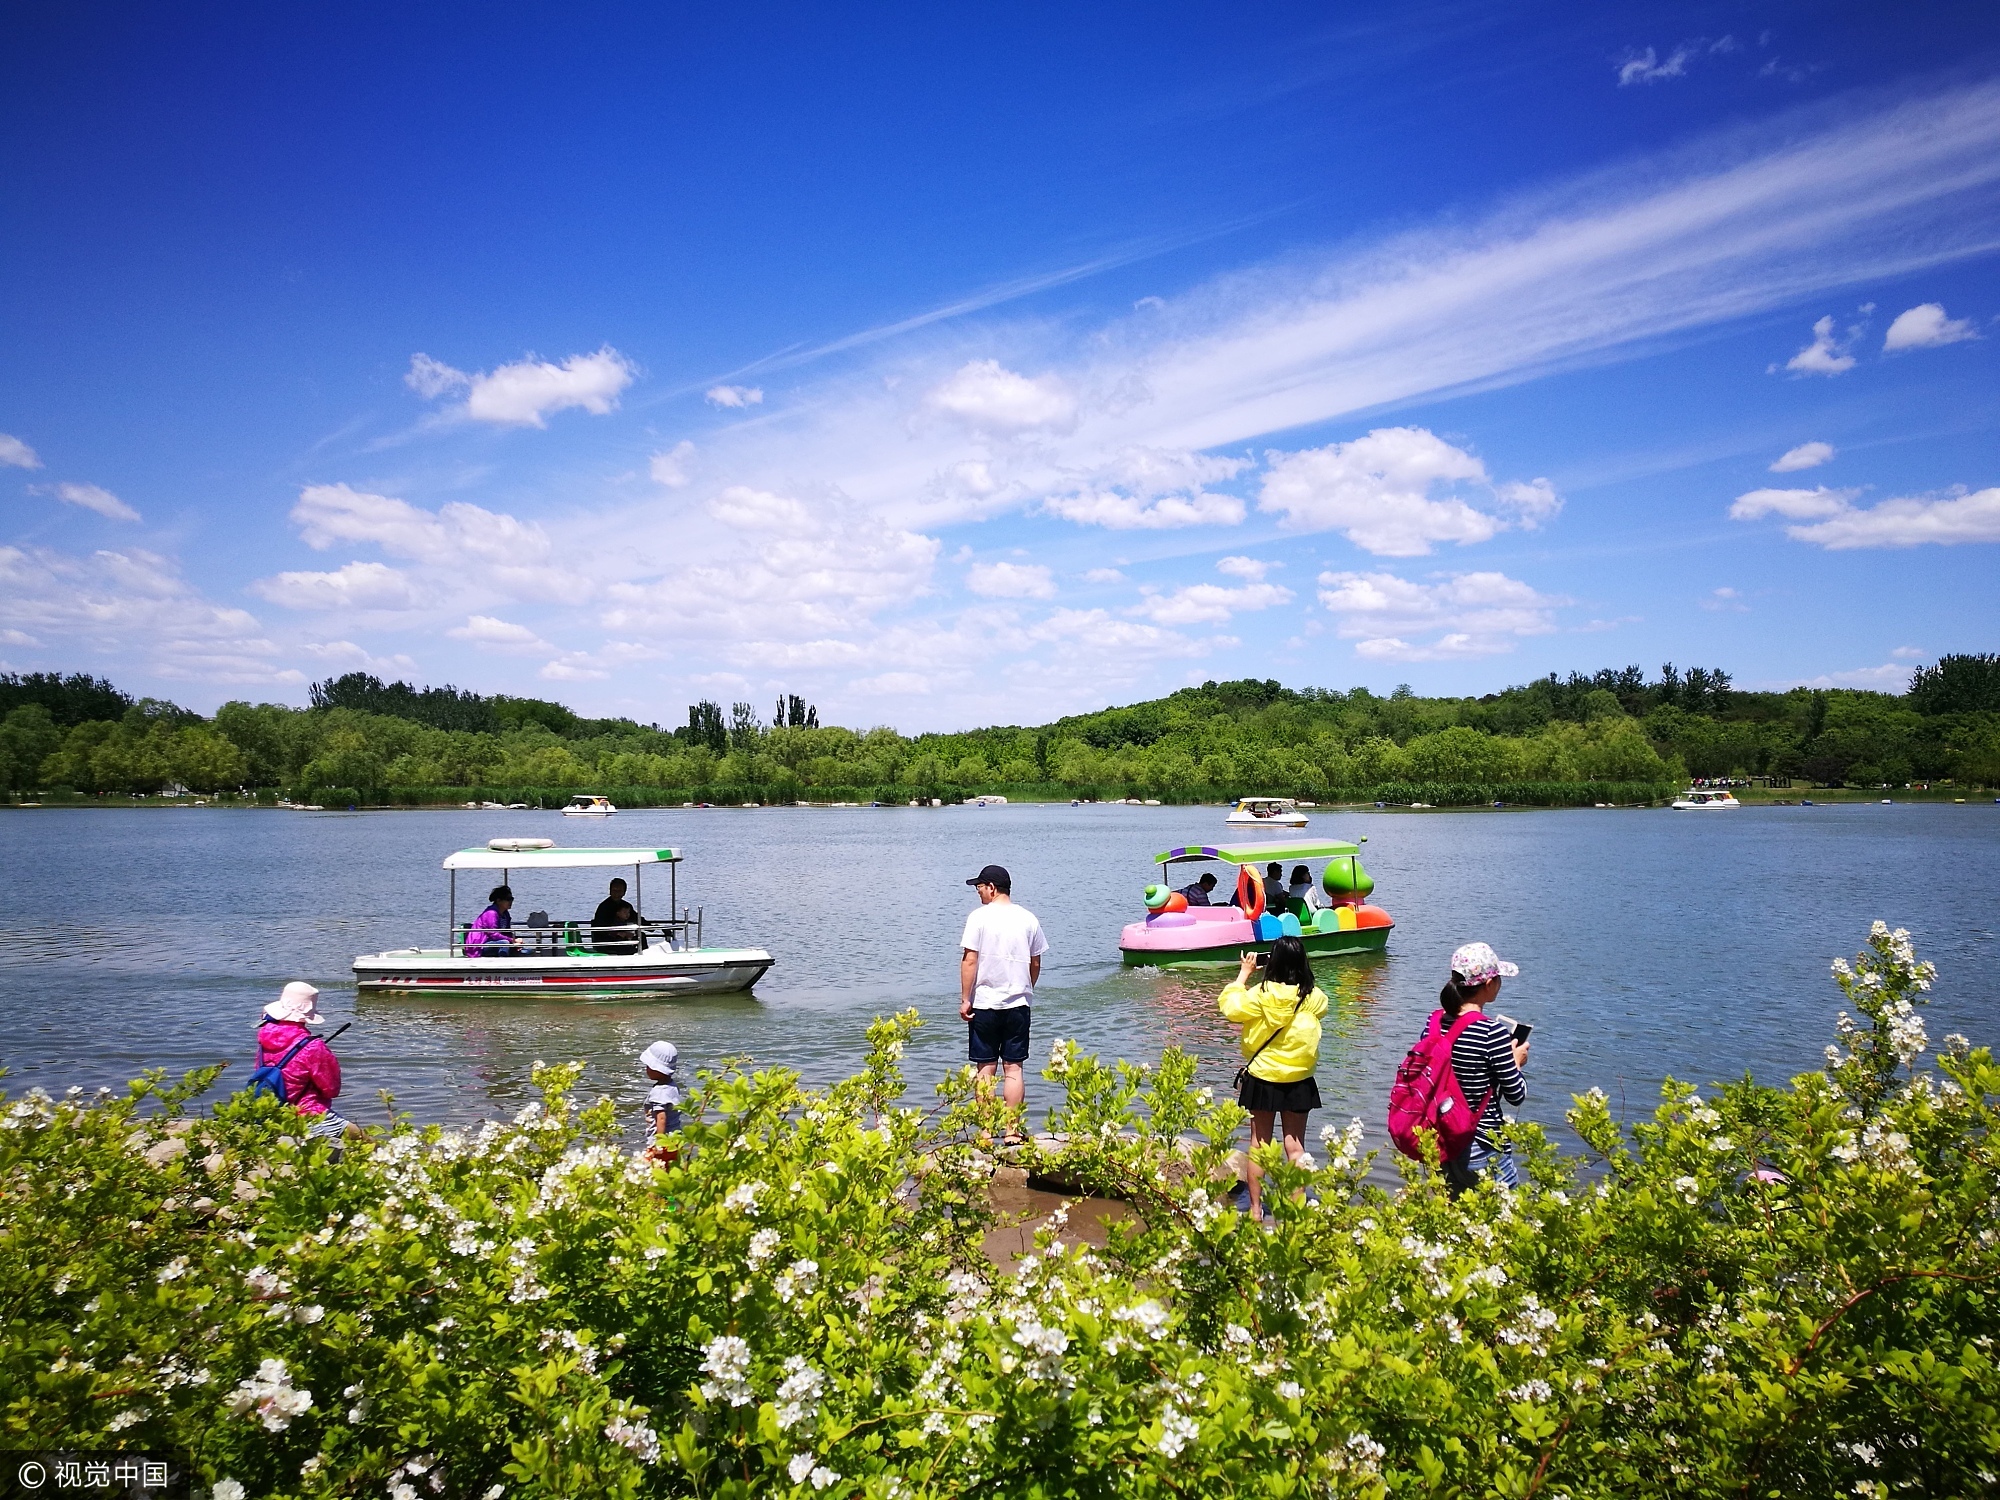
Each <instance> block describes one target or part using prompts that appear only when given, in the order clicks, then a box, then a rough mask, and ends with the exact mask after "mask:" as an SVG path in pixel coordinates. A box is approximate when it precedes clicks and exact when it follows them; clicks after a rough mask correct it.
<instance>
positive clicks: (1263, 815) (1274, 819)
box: [1223, 797, 1309, 828]
mask: <svg viewBox="0 0 2000 1500" xmlns="http://www.w3.org/2000/svg"><path fill="white" fill-rule="evenodd" d="M1223 821H1224V822H1225V823H1227V824H1228V825H1229V826H1230V827H1231V828H1303V827H1305V826H1306V823H1307V822H1308V821H1309V820H1308V819H1307V817H1306V815H1305V814H1304V813H1302V812H1300V811H1299V805H1298V803H1296V802H1294V801H1293V800H1292V799H1291V798H1290V797H1239V798H1238V799H1237V801H1236V805H1235V806H1234V807H1232V808H1231V809H1230V810H1229V816H1228V817H1227V818H1225V819H1223Z"/></svg>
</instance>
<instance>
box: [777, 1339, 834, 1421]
mask: <svg viewBox="0 0 2000 1500" xmlns="http://www.w3.org/2000/svg"><path fill="white" fill-rule="evenodd" d="M785 1370H786V1375H785V1378H784V1380H782V1381H781V1382H779V1385H778V1411H777V1418H778V1428H779V1430H780V1431H786V1430H789V1429H790V1428H793V1427H797V1426H800V1425H801V1424H804V1423H809V1422H811V1421H812V1419H813V1418H814V1417H815V1416H816V1415H817V1414H818V1412H819V1399H820V1396H821V1395H822V1394H823V1393H824V1392H825V1390H826V1376H824V1375H823V1374H821V1373H820V1372H819V1371H818V1370H815V1369H814V1368H813V1367H812V1366H811V1365H809V1364H807V1363H806V1362H805V1360H804V1359H803V1358H802V1357H800V1356H799V1355H796V1354H794V1355H792V1356H791V1357H790V1358H789V1359H787V1360H786V1361H785Z"/></svg>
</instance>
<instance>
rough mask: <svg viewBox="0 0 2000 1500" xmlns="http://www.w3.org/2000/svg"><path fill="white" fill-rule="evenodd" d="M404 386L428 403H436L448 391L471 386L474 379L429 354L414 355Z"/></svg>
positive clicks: (405, 375) (405, 376)
mask: <svg viewBox="0 0 2000 1500" xmlns="http://www.w3.org/2000/svg"><path fill="white" fill-rule="evenodd" d="M403 384H404V385H406V386H408V387H409V388H410V389H411V390H413V391H415V392H416V393H417V394H418V395H419V396H422V397H423V398H424V399H425V400H426V401H435V400H436V399H437V398H438V397H439V396H442V395H443V394H444V393H445V392H446V391H456V390H462V389H464V388H465V387H466V386H469V385H471V384H472V377H471V376H470V375H468V374H466V373H465V371H463V370H454V369H453V368H452V367H451V366H450V365H448V364H446V363H445V362H444V361H443V360H438V359H432V358H431V357H430V356H429V355H428V354H412V355H411V356H410V368H409V369H408V370H407V371H405V372H404V375H403Z"/></svg>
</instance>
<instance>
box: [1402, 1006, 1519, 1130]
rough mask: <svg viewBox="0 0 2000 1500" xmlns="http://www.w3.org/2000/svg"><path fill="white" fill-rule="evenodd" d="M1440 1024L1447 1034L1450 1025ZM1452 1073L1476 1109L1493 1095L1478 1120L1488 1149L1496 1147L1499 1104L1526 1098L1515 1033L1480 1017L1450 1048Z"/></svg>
mask: <svg viewBox="0 0 2000 1500" xmlns="http://www.w3.org/2000/svg"><path fill="white" fill-rule="evenodd" d="M1441 1024H1442V1025H1443V1026H1444V1027H1445V1028H1446V1029H1447V1030H1449V1029H1450V1026H1451V1021H1450V1019H1449V1018H1447V1019H1445V1020H1444V1021H1443V1022H1442V1023H1441ZM1424 1029H1425V1031H1426V1032H1427V1033H1428V1031H1429V1030H1430V1028H1429V1026H1428V1025H1426V1026H1425V1028H1424ZM1451 1071H1452V1072H1453V1073H1455V1074H1456V1075H1457V1076H1458V1086H1459V1088H1460V1090H1461V1091H1463V1093H1464V1094H1465V1102H1466V1103H1467V1104H1469V1105H1471V1106H1473V1107H1474V1108H1475V1109H1476V1108H1478V1106H1479V1101H1480V1100H1481V1099H1484V1098H1486V1096H1487V1095H1488V1094H1489V1093H1490V1094H1492V1096H1493V1097H1492V1099H1491V1100H1490V1101H1489V1102H1488V1103H1487V1106H1486V1111H1485V1113H1484V1114H1482V1115H1480V1117H1479V1136H1480V1138H1481V1139H1482V1140H1484V1141H1485V1142H1486V1144H1487V1145H1489V1146H1494V1147H1497V1146H1498V1145H1499V1144H1500V1143H1499V1140H1498V1139H1497V1138H1496V1137H1495V1135H1494V1132H1495V1131H1497V1130H1499V1129H1500V1127H1501V1125H1502V1124H1503V1123H1505V1122H1504V1121H1503V1120H1502V1118H1501V1114H1500V1105H1501V1103H1502V1101H1505V1102H1506V1103H1508V1104H1519V1103H1521V1102H1522V1101H1523V1100H1525V1099H1526V1098H1527V1097H1528V1086H1527V1084H1525V1083H1524V1082H1522V1081H1521V1068H1520V1065H1519V1064H1518V1063H1516V1062H1515V1061H1514V1033H1513V1032H1512V1031H1511V1030H1510V1029H1509V1028H1508V1027H1507V1025H1506V1023H1504V1022H1501V1021H1496V1020H1494V1019H1493V1018H1492V1017H1491V1016H1481V1017H1480V1018H1479V1019H1478V1020H1477V1021H1474V1022H1473V1023H1472V1024H1471V1025H1470V1026H1468V1027H1466V1028H1465V1030H1463V1031H1461V1032H1460V1033H1459V1034H1458V1040H1457V1041H1455V1042H1453V1043H1452V1044H1451Z"/></svg>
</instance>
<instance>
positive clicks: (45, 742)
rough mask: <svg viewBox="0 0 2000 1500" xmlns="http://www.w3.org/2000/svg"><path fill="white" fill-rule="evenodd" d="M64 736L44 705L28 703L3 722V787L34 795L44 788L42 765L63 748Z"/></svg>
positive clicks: (0, 764)
mask: <svg viewBox="0 0 2000 1500" xmlns="http://www.w3.org/2000/svg"><path fill="white" fill-rule="evenodd" d="M62 743H63V732H62V730H61V729H59V728H58V727H57V726H56V721H55V716H54V715H53V714H51V713H50V712H49V711H48V709H47V708H45V707H44V706H43V705H42V704H40V703H24V704H22V705H21V706H20V707H19V708H16V709H14V710H13V711H11V712H10V713H9V714H8V715H7V717H6V718H5V719H4V720H0V785H5V786H6V787H7V789H8V790H10V791H17V792H25V791H32V790H33V789H34V788H36V787H38V786H40V785H41V784H42V762H43V761H45V760H47V759H48V758H49V757H50V756H52V755H54V754H55V753H56V751H57V750H59V749H61V748H62Z"/></svg>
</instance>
